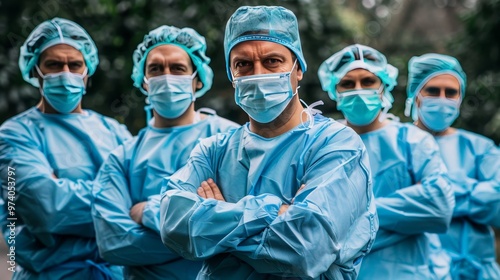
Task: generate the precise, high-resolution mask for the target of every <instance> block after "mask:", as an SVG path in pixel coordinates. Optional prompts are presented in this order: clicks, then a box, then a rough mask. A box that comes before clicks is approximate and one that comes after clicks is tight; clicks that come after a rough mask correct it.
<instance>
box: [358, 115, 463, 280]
mask: <svg viewBox="0 0 500 280" xmlns="http://www.w3.org/2000/svg"><path fill="white" fill-rule="evenodd" d="M360 136H361V139H362V140H363V143H364V144H365V146H366V149H367V151H368V155H369V158H370V166H371V169H372V175H373V193H374V195H375V197H376V199H375V203H376V205H377V213H378V216H379V221H380V229H379V232H378V233H377V238H376V240H375V244H374V245H373V249H372V251H371V252H370V253H369V254H368V256H366V257H365V259H364V260H363V264H362V265H361V270H360V276H359V278H358V279H375V280H377V279H383V280H386V279H387V280H388V279H412V280H413V279H415V280H418V279H422V280H424V279H425V280H428V279H431V278H432V274H431V272H430V270H429V267H428V265H429V253H430V252H429V249H430V247H429V242H428V239H427V236H426V234H425V233H426V232H430V233H442V232H445V231H446V230H447V229H448V226H449V223H450V220H451V215H452V212H453V206H454V199H453V191H452V189H451V185H450V182H449V179H448V177H447V175H446V167H445V165H444V163H443V160H442V159H441V157H440V155H439V148H438V146H437V144H436V141H435V140H434V138H433V137H432V136H431V135H430V134H429V133H427V132H424V131H422V130H420V129H419V128H418V127H416V126H414V125H412V124H404V123H400V122H397V121H390V122H389V123H388V124H387V125H385V126H384V127H382V128H380V129H377V130H375V131H371V132H368V133H363V134H361V135H360Z"/></svg>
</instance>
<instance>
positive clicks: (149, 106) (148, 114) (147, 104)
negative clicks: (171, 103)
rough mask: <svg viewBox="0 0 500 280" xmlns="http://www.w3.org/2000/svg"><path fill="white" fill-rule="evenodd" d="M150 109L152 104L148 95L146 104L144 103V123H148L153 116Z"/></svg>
mask: <svg viewBox="0 0 500 280" xmlns="http://www.w3.org/2000/svg"><path fill="white" fill-rule="evenodd" d="M151 110H153V105H152V104H151V102H149V97H146V105H144V111H146V125H148V124H149V122H150V121H151V119H152V118H153V116H152V113H151Z"/></svg>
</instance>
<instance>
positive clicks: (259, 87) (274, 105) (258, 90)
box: [233, 60, 299, 123]
mask: <svg viewBox="0 0 500 280" xmlns="http://www.w3.org/2000/svg"><path fill="white" fill-rule="evenodd" d="M296 64H297V60H295V62H294V63H293V66H292V69H291V70H290V72H285V73H272V74H260V75H251V76H244V77H238V78H234V77H233V81H234V82H233V85H234V87H235V90H236V92H235V97H234V98H235V101H236V104H238V106H240V107H241V108H242V109H243V111H245V112H246V113H247V114H248V115H249V116H250V117H251V118H252V119H254V120H255V121H257V122H259V123H270V122H272V121H273V120H275V119H276V118H277V117H278V116H279V115H280V114H281V113H282V112H283V111H284V110H285V108H286V106H287V105H288V103H290V100H292V98H293V96H294V95H295V94H297V91H298V89H299V87H297V89H296V90H295V92H294V91H293V89H292V83H291V81H290V75H291V73H292V71H293V69H294V68H295V65H296Z"/></svg>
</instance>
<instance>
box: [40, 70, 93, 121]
mask: <svg viewBox="0 0 500 280" xmlns="http://www.w3.org/2000/svg"><path fill="white" fill-rule="evenodd" d="M35 67H36V70H37V71H38V74H39V75H40V77H42V78H43V86H42V88H41V89H40V92H41V93H42V95H43V96H44V97H45V100H47V102H49V104H50V106H52V108H54V110H56V111H57V112H59V113H61V114H69V113H71V112H72V111H73V110H75V108H76V107H77V106H78V104H80V102H81V101H82V96H83V95H84V94H85V80H84V78H85V76H86V75H87V68H85V71H84V72H83V74H75V73H71V72H67V71H64V72H59V73H51V74H46V75H43V74H42V71H40V68H38V66H35Z"/></svg>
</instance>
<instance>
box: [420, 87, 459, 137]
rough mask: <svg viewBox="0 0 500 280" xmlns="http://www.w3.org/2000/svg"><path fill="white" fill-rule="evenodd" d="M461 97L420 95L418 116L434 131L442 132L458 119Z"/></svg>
mask: <svg viewBox="0 0 500 280" xmlns="http://www.w3.org/2000/svg"><path fill="white" fill-rule="evenodd" d="M460 103H461V100H460V99H448V98H440V97H423V96H421V95H420V107H419V108H418V117H419V119H420V120H421V121H422V123H423V124H424V125H425V126H426V127H427V128H429V129H430V130H432V131H435V132H440V131H443V130H445V129H447V128H448V127H450V126H451V124H452V123H453V122H454V121H455V120H456V119H457V117H458V115H459V114H460Z"/></svg>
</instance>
